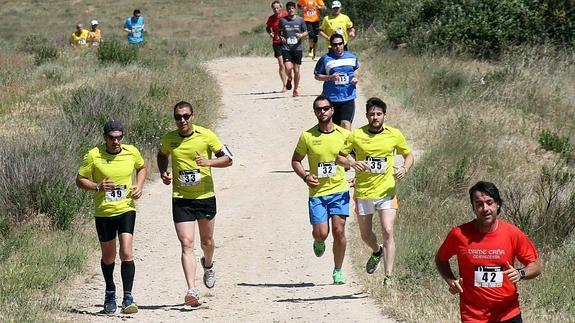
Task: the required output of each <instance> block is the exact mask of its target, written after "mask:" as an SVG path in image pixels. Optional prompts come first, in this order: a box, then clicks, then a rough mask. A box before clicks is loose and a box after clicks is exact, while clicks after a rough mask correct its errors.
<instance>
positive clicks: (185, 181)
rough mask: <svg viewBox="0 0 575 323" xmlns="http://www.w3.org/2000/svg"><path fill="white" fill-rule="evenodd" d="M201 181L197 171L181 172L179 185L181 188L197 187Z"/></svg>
mask: <svg viewBox="0 0 575 323" xmlns="http://www.w3.org/2000/svg"><path fill="white" fill-rule="evenodd" d="M201 181H202V175H201V174H200V170H199V169H192V170H181V171H180V184H181V185H182V186H192V185H198V184H200V182H201Z"/></svg>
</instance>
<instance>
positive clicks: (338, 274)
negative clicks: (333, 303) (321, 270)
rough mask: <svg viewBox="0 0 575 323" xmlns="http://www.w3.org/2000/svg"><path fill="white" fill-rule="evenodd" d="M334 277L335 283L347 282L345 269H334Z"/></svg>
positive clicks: (332, 275)
mask: <svg viewBox="0 0 575 323" xmlns="http://www.w3.org/2000/svg"><path fill="white" fill-rule="evenodd" d="M331 277H332V278H333V284H334V285H343V284H345V276H344V275H343V271H341V270H334V271H333V274H331Z"/></svg>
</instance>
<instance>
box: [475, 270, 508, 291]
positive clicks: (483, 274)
mask: <svg viewBox="0 0 575 323" xmlns="http://www.w3.org/2000/svg"><path fill="white" fill-rule="evenodd" d="M474 277H475V279H474V286H475V287H501V286H503V268H501V266H475V275H474Z"/></svg>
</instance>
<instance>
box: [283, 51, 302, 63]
mask: <svg viewBox="0 0 575 323" xmlns="http://www.w3.org/2000/svg"><path fill="white" fill-rule="evenodd" d="M282 56H283V58H284V63H285V62H292V63H294V64H297V65H301V56H302V51H301V50H285V49H284V50H283V52H282Z"/></svg>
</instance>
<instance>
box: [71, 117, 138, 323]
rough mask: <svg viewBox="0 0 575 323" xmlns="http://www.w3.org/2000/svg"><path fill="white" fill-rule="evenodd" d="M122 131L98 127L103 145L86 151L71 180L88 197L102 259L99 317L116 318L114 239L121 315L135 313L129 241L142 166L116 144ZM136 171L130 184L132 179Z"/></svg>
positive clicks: (111, 124)
mask: <svg viewBox="0 0 575 323" xmlns="http://www.w3.org/2000/svg"><path fill="white" fill-rule="evenodd" d="M123 138H124V127H123V125H122V123H120V122H119V121H108V122H106V124H105V125H104V141H105V144H103V145H98V146H96V147H94V148H92V149H91V150H90V151H88V153H87V154H86V155H85V156H84V160H83V161H82V165H81V166H80V169H79V170H78V175H77V176H76V185H77V186H78V187H79V188H81V189H84V190H88V191H93V192H94V205H95V218H96V220H95V222H96V231H97V233H98V239H99V240H100V248H101V250H102V258H101V261H100V265H101V268H102V273H103V275H104V280H105V282H106V293H105V297H104V313H106V314H114V313H116V309H117V305H116V285H115V284H114V265H115V260H116V236H117V237H118V240H119V241H120V260H121V261H122V267H121V275H122V286H123V289H124V298H123V301H122V313H125V314H133V313H137V312H138V306H137V305H136V303H134V298H133V296H132V285H133V283H134V273H135V266H134V255H133V250H132V241H133V235H134V225H135V222H136V207H135V205H134V200H137V199H139V198H140V197H141V196H142V188H143V186H144V181H145V179H146V172H147V171H146V165H145V163H144V159H143V158H142V155H141V154H140V151H139V150H138V149H137V148H136V147H134V146H132V145H127V144H122V140H123ZM134 170H135V171H136V183H132V174H133V172H134Z"/></svg>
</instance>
